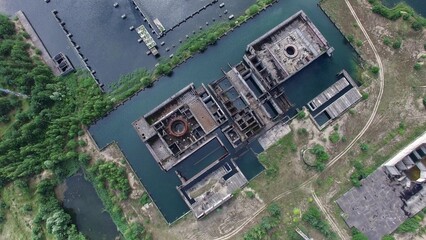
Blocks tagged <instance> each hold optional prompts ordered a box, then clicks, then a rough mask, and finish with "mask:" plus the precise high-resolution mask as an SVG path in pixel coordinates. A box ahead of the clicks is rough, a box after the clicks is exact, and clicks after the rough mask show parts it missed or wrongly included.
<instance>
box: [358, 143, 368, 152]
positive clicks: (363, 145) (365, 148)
mask: <svg viewBox="0 0 426 240" xmlns="http://www.w3.org/2000/svg"><path fill="white" fill-rule="evenodd" d="M360 148H361V151H363V152H367V151H368V149H369V148H370V146H368V144H367V143H361V145H360Z"/></svg>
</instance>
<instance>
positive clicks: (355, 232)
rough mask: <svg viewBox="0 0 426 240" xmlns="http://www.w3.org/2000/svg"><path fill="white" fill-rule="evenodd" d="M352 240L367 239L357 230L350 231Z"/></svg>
mask: <svg viewBox="0 0 426 240" xmlns="http://www.w3.org/2000/svg"><path fill="white" fill-rule="evenodd" d="M352 240H368V237H367V236H365V234H364V233H362V232H360V231H359V230H358V229H356V228H354V229H352Z"/></svg>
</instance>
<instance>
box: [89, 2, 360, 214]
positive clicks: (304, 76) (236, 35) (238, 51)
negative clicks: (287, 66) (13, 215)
mask: <svg viewBox="0 0 426 240" xmlns="http://www.w3.org/2000/svg"><path fill="white" fill-rule="evenodd" d="M300 9H303V10H304V11H305V12H306V14H307V15H308V16H309V17H310V18H311V20H312V21H313V22H314V23H315V24H316V26H317V27H318V28H319V29H320V31H321V32H322V33H323V34H324V36H325V37H326V38H327V39H328V41H329V42H330V43H331V45H332V46H333V47H334V48H335V49H336V50H335V52H334V55H333V57H332V58H328V57H321V58H319V59H318V60H317V61H315V62H314V63H313V64H311V65H310V66H309V67H307V68H305V70H303V71H302V72H301V73H299V74H297V75H295V76H294V77H293V78H292V79H290V80H288V81H287V83H286V85H285V87H286V93H287V95H288V97H289V98H290V100H291V101H292V103H293V104H295V107H301V106H303V105H305V104H306V103H307V102H308V101H309V100H311V99H312V98H313V97H315V96H316V95H317V94H319V93H320V92H321V91H323V90H324V89H326V88H327V87H328V86H330V85H331V84H332V83H334V82H335V81H336V77H335V75H336V74H337V73H338V72H339V71H340V70H342V69H343V68H345V69H347V70H349V72H351V71H352V70H353V69H352V67H353V66H354V59H355V54H354V51H353V49H352V48H351V47H350V46H349V45H347V44H346V43H345V41H344V38H343V36H342V35H341V34H340V32H339V31H338V30H337V29H336V28H335V27H334V25H333V24H332V22H331V21H330V20H329V19H328V18H327V16H326V15H325V14H324V13H323V12H322V11H321V9H320V8H319V7H318V6H317V1H314V0H303V1H283V0H281V1H279V2H278V3H277V4H275V5H274V6H273V7H272V8H270V9H268V10H267V11H265V12H263V13H262V14H260V15H259V16H257V17H256V18H255V19H254V20H251V21H249V22H248V23H246V24H244V25H243V26H242V27H240V28H239V29H237V30H235V31H234V32H232V33H231V34H229V35H228V36H226V37H225V38H223V39H222V40H220V41H219V42H218V44H217V45H215V46H213V47H210V48H209V49H208V50H207V51H206V52H205V53H203V54H202V55H197V56H195V57H194V58H193V59H191V60H190V61H188V62H187V63H185V64H184V65H183V66H181V67H179V68H177V69H175V71H174V74H173V76H172V77H167V78H163V79H160V81H158V82H157V83H156V84H155V86H154V87H153V88H150V89H147V90H144V91H142V92H140V93H139V94H138V95H137V96H135V97H133V98H132V99H130V100H129V101H127V102H125V104H124V105H122V106H120V107H119V108H118V109H116V110H115V111H114V112H112V113H111V114H110V115H109V116H106V117H105V118H104V119H102V120H100V121H98V122H97V123H95V124H94V125H93V126H91V127H90V132H91V133H92V135H93V137H94V139H95V140H96V141H97V143H98V145H99V146H100V147H101V148H102V147H105V146H106V145H107V144H108V143H110V142H112V141H114V140H115V141H117V142H118V144H119V145H120V147H121V149H122V150H123V152H124V154H125V155H126V157H127V159H128V160H129V162H130V163H131V165H132V167H133V168H134V170H135V172H136V173H137V174H138V176H139V177H140V179H141V181H142V183H143V184H144V185H145V187H146V188H147V189H148V191H149V193H150V194H151V197H152V198H153V199H154V201H155V203H156V204H157V206H158V207H159V209H160V211H161V212H162V213H163V215H164V217H165V218H166V220H167V221H168V222H173V221H174V220H176V219H177V218H179V217H180V216H182V214H184V213H185V212H187V211H188V207H187V206H186V205H185V203H184V201H183V200H182V199H181V197H180V195H179V194H178V192H177V191H176V186H177V185H180V181H179V179H178V177H177V176H176V175H175V173H174V171H173V169H172V170H171V171H169V172H163V171H161V170H160V168H159V167H158V165H157V164H156V162H155V161H154V159H153V158H152V156H151V154H150V153H149V152H148V150H147V148H146V147H145V146H144V144H143V143H142V141H141V140H140V139H139V137H138V135H137V134H136V132H135V130H134V129H133V127H132V125H131V123H132V122H133V121H134V120H135V119H137V118H139V117H141V116H142V115H143V114H145V113H146V112H148V111H149V110H151V109H152V108H154V107H155V106H157V105H158V104H159V103H161V102H163V101H164V100H166V99H167V98H168V97H169V96H171V95H172V94H174V93H175V92H177V91H178V90H180V89H181V88H183V87H184V86H186V85H188V84H189V83H191V82H193V83H195V85H196V86H198V85H200V84H201V83H209V82H211V81H213V80H215V79H217V78H219V77H221V76H222V72H221V69H224V70H227V69H228V68H229V67H228V63H229V64H231V65H232V64H236V63H238V62H240V61H241V59H242V56H243V54H244V50H245V48H246V45H247V44H248V43H250V42H251V41H253V40H254V39H256V38H258V37H259V36H260V35H262V34H263V33H265V32H266V31H268V30H269V29H271V28H272V27H274V26H275V25H277V24H278V23H280V22H282V21H283V20H285V19H286V18H288V17H289V16H291V15H292V14H294V13H295V12H297V11H299V10H300ZM224 143H225V145H227V146H229V143H227V142H226V140H225V141H224ZM227 149H228V151H233V150H232V148H230V147H227ZM206 151H207V152H208V150H206ZM255 152H257V153H259V152H261V148H260V146H258V144H253V145H252V146H250V149H243V150H241V151H238V152H232V153H231V154H234V155H241V154H242V155H241V156H240V158H239V159H238V160H237V161H236V163H237V164H238V165H239V167H240V168H241V170H242V171H243V173H244V174H245V175H246V176H247V177H248V178H252V177H254V176H255V175H257V174H258V173H259V172H260V171H261V170H262V169H263V168H262V166H261V165H260V164H259V162H258V161H257V158H256V155H255ZM192 166H193V165H190V164H188V165H185V161H184V162H183V163H182V164H181V165H179V166H178V167H179V168H186V167H188V168H189V167H192Z"/></svg>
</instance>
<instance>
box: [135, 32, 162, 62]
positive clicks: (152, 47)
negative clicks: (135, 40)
mask: <svg viewBox="0 0 426 240" xmlns="http://www.w3.org/2000/svg"><path fill="white" fill-rule="evenodd" d="M136 32H137V33H138V34H139V36H140V37H141V39H142V41H143V42H144V43H145V45H146V46H147V47H148V49H149V51H150V52H151V53H152V55H154V56H156V55H158V50H157V43H156V42H155V40H154V39H153V38H152V36H151V34H149V32H148V30H147V29H146V28H145V26H144V25H140V26H139V27H137V28H136Z"/></svg>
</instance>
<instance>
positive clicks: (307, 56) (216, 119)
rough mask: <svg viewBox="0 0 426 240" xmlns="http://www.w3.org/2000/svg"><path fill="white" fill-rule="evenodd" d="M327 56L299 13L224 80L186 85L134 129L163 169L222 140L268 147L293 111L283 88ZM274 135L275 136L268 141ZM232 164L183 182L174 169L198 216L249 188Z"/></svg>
mask: <svg viewBox="0 0 426 240" xmlns="http://www.w3.org/2000/svg"><path fill="white" fill-rule="evenodd" d="M332 51H333V48H331V47H330V46H329V44H328V42H327V41H326V40H325V38H324V37H323V36H322V34H321V33H320V32H319V31H318V29H317V28H316V27H315V26H314V25H313V23H312V22H311V21H310V20H309V18H308V17H307V16H306V14H305V13H304V12H303V11H300V12H298V13H296V14H294V15H293V16H291V17H290V18H289V19H287V20H285V21H284V22H283V23H281V24H279V25H278V26H276V27H275V28H273V29H272V30H271V31H269V32H268V33H266V34H265V35H263V36H262V37H260V38H259V39H257V40H255V41H254V42H252V43H251V44H249V45H248V47H247V53H246V54H245V55H244V57H243V61H242V62H240V63H239V64H237V65H235V66H233V67H231V69H230V70H229V71H228V72H224V76H223V77H222V78H220V79H218V80H216V81H214V82H212V83H210V84H209V86H208V87H205V86H204V85H203V86H201V87H199V88H197V89H196V88H195V87H194V86H193V85H192V84H190V85H189V86H187V87H185V88H184V89H182V90H180V91H179V92H178V93H176V94H175V95H173V96H171V97H170V98H169V99H168V100H166V101H165V102H163V103H162V104H160V105H159V106H158V107H156V108H155V109H153V110H152V111H151V112H149V113H147V114H145V115H144V116H143V117H142V118H140V119H138V120H136V121H135V122H134V123H133V126H134V127H135V129H136V131H137V132H138V134H139V136H140V138H141V139H142V141H143V142H144V143H145V144H146V146H147V148H148V149H149V151H150V152H151V154H152V155H153V156H154V158H155V160H156V161H157V163H158V164H159V165H160V167H161V168H162V169H164V170H165V171H168V170H171V169H172V168H173V167H174V166H176V165H177V164H179V163H180V162H182V161H183V160H185V159H186V158H188V157H189V156H191V155H192V154H193V153H195V152H196V151H197V150H198V149H201V148H202V147H203V146H204V145H206V144H208V143H209V142H211V141H219V142H221V145H222V147H224V144H222V141H228V142H229V143H230V144H228V145H230V146H231V147H232V148H234V149H241V148H242V147H243V146H245V145H247V143H248V142H249V141H251V140H254V139H255V138H256V137H258V136H260V135H263V136H262V138H261V139H262V140H261V141H260V142H261V145H262V146H264V147H265V148H266V147H267V146H270V145H271V144H272V143H273V142H274V141H276V140H278V137H279V136H281V135H285V134H286V133H288V131H289V128H288V126H286V125H285V124H283V121H286V120H288V117H287V118H286V117H285V116H286V113H287V112H288V110H289V109H290V108H291V107H292V105H291V103H290V102H289V100H288V99H287V97H286V95H285V94H284V90H283V88H282V87H280V84H282V83H284V81H286V80H287V79H288V78H290V77H291V76H292V75H294V74H296V73H297V72H298V71H300V70H301V69H303V68H304V67H306V66H307V65H308V64H310V63H311V62H313V61H314V60H315V59H317V58H318V57H319V56H321V55H323V54H324V53H328V54H329V55H330V54H331V52H332ZM271 131H273V132H274V133H279V134H278V135H279V136H278V135H277V134H275V135H277V136H275V135H274V136H273V137H271V136H265V135H268V132H271ZM221 139H222V140H221ZM228 150H229V149H228ZM225 152H226V154H228V152H229V151H225ZM234 160H236V158H235V159H234V158H225V156H221V157H220V158H219V159H217V160H216V161H214V162H213V163H212V164H210V165H209V166H207V167H205V168H204V169H202V170H201V171H200V172H199V173H198V174H196V175H195V176H192V177H189V179H188V180H187V179H186V177H185V176H182V175H181V174H180V172H179V171H177V170H176V168H175V172H176V174H177V175H178V177H179V178H180V179H181V181H182V185H181V186H179V187H177V189H178V191H179V193H180V194H181V196H182V198H183V199H184V200H185V202H186V203H187V205H188V206H189V208H190V209H191V210H192V212H193V213H194V215H195V216H196V217H197V218H201V217H203V216H205V215H206V214H208V213H210V212H211V211H213V210H214V209H216V208H217V207H219V206H220V205H221V204H223V203H224V202H225V201H227V200H228V199H230V198H231V197H232V194H233V192H235V190H237V189H239V188H241V187H243V186H244V185H245V184H247V178H246V177H245V176H244V175H243V174H242V173H241V171H240V170H239V168H238V166H237V164H236V162H234ZM236 161H237V160H236Z"/></svg>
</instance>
